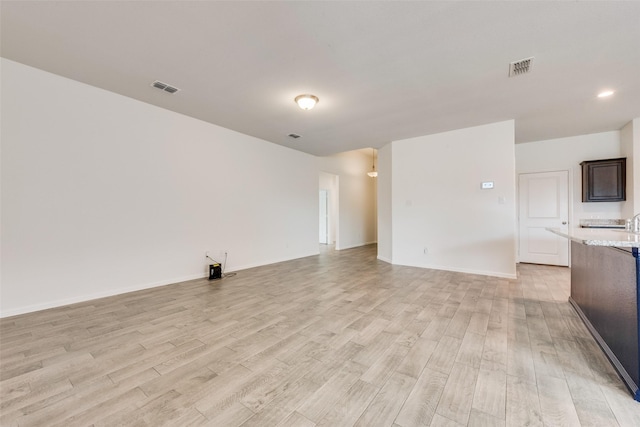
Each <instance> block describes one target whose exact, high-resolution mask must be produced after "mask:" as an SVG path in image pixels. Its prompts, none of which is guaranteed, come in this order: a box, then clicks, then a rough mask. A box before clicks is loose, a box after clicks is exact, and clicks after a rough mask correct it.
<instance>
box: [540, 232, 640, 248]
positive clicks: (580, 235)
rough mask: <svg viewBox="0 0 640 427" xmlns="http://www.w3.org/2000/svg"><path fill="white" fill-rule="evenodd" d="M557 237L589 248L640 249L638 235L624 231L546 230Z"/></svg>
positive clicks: (639, 236)
mask: <svg viewBox="0 0 640 427" xmlns="http://www.w3.org/2000/svg"><path fill="white" fill-rule="evenodd" d="M547 230H549V231H550V232H552V233H554V234H557V235H558V236H562V237H566V238H567V239H571V240H573V241H574V242H578V243H583V244H585V245H589V246H617V247H624V248H640V234H635V233H629V232H627V231H625V230H612V229H603V228H577V227H574V228H571V229H569V230H561V229H559V228H547Z"/></svg>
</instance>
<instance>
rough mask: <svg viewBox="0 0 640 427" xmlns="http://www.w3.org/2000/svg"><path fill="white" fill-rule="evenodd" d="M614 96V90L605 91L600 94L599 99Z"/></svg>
mask: <svg viewBox="0 0 640 427" xmlns="http://www.w3.org/2000/svg"><path fill="white" fill-rule="evenodd" d="M613 94H614V92H613V91H612V90H603V91H602V92H600V93H599V94H598V98H606V97H608V96H611V95H613Z"/></svg>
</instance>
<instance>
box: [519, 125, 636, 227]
mask: <svg viewBox="0 0 640 427" xmlns="http://www.w3.org/2000/svg"><path fill="white" fill-rule="evenodd" d="M616 157H622V155H621V151H620V132H619V131H611V132H602V133H594V134H589V135H579V136H572V137H568V138H558V139H550V140H545V141H537V142H529V143H525V144H517V145H516V172H517V173H518V174H520V173H530V172H548V171H557V170H568V171H569V181H570V182H569V193H570V196H569V197H570V201H569V206H570V207H571V212H570V218H571V220H570V221H571V223H570V224H569V226H578V225H579V222H580V219H588V218H612V219H615V218H621V210H622V204H623V202H602V203H582V169H581V167H580V162H582V161H584V160H599V159H611V158H616ZM627 164H629V159H628V160H627Z"/></svg>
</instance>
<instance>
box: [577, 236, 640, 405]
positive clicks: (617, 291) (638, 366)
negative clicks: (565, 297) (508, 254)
mask: <svg viewBox="0 0 640 427" xmlns="http://www.w3.org/2000/svg"><path fill="white" fill-rule="evenodd" d="M639 268H640V261H639V259H638V248H637V247H633V248H618V247H610V246H589V245H585V244H582V243H578V242H576V241H571V296H570V297H569V302H570V303H571V305H572V306H573V307H574V308H575V310H576V311H577V312H578V315H579V316H580V317H581V318H582V320H583V321H584V323H585V325H586V326H587V328H588V329H589V331H590V332H591V334H592V335H593V336H594V338H595V339H596V341H597V342H598V344H599V345H600V347H602V349H603V350H604V352H605V353H606V355H607V357H608V358H609V360H610V361H611V363H612V364H613V366H614V367H615V369H616V370H617V371H618V373H619V374H620V376H621V377H622V379H623V381H624V382H625V384H626V385H627V387H628V388H629V390H630V391H631V393H632V394H633V397H634V399H635V400H637V401H640V390H639V388H638V385H639V384H640V359H639V354H640V347H639V345H640V340H639V338H638V330H639V326H638V289H639V282H638V272H639V271H640V269H639Z"/></svg>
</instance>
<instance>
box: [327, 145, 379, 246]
mask: <svg viewBox="0 0 640 427" xmlns="http://www.w3.org/2000/svg"><path fill="white" fill-rule="evenodd" d="M369 152H370V150H369ZM319 163H320V170H321V171H323V172H328V173H331V174H334V175H338V177H339V179H338V185H339V190H338V191H339V194H340V195H339V201H338V211H339V213H338V225H337V236H336V249H347V248H353V247H356V246H362V245H366V244H369V243H375V242H376V225H377V224H376V182H375V181H376V179H377V178H370V177H369V176H367V172H368V171H370V170H371V154H368V153H367V150H355V151H347V152H344V153H340V154H336V155H334V156H329V157H321V158H320V160H319Z"/></svg>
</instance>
